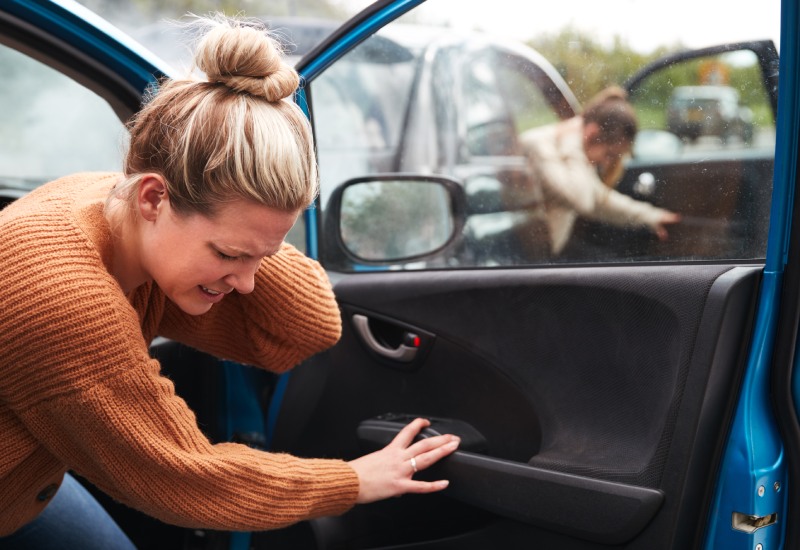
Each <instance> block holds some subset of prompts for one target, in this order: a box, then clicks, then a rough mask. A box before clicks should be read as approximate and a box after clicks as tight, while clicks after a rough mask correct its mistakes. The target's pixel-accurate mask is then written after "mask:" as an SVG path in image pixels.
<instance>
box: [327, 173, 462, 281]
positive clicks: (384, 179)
mask: <svg viewBox="0 0 800 550" xmlns="http://www.w3.org/2000/svg"><path fill="white" fill-rule="evenodd" d="M465 205H466V197H465V193H464V189H463V187H462V186H461V184H459V183H458V182H457V181H455V180H452V179H450V178H446V177H441V176H430V175H416V174H378V175H371V176H366V177H360V178H355V179H351V180H348V181H346V182H344V183H343V184H341V185H340V186H339V187H337V188H336V189H335V190H334V191H333V193H332V195H331V198H330V200H329V201H328V207H327V209H326V213H325V223H324V233H325V234H324V243H325V246H324V248H323V258H324V261H325V264H326V267H327V268H329V269H342V270H346V271H350V270H358V266H363V267H364V268H368V267H370V266H388V265H396V264H402V263H405V262H410V261H420V262H429V261H430V260H432V259H434V258H435V257H437V256H441V255H442V253H444V252H445V251H449V250H450V249H451V248H452V247H453V245H454V244H455V243H456V241H458V240H459V237H460V236H461V234H462V231H463V228H464V222H465V217H466V215H465V210H466V208H465Z"/></svg>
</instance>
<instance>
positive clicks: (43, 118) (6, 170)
mask: <svg viewBox="0 0 800 550" xmlns="http://www.w3.org/2000/svg"><path fill="white" fill-rule="evenodd" d="M0 66H2V67H3V73H4V75H3V76H4V78H3V83H2V85H0V104H2V105H3V108H2V109H0V186H2V187H0V190H2V189H5V190H9V189H11V190H14V189H22V190H31V189H33V188H35V187H37V186H38V185H41V184H42V183H44V182H47V181H49V180H51V179H54V178H57V177H60V176H63V175H66V174H69V173H72V172H78V171H85V170H117V171H118V170H120V169H121V166H122V160H121V159H122V148H123V147H122V146H123V141H124V139H125V137H126V136H127V133H126V132H125V129H124V126H123V124H122V122H120V120H119V118H118V117H117V115H116V114H115V113H114V111H113V110H112V109H111V107H110V106H109V105H108V103H106V101H105V100H103V99H102V98H100V97H99V96H97V95H96V94H95V93H94V92H92V91H90V90H88V89H86V88H84V87H83V86H81V85H79V84H77V83H76V82H74V81H73V80H71V79H70V78H68V77H66V76H64V75H63V74H61V73H60V72H58V71H56V70H54V69H51V68H50V67H47V66H45V65H43V64H42V63H40V62H38V61H36V60H34V59H32V58H30V57H28V56H26V55H23V54H21V53H19V52H17V51H16V50H13V49H11V48H8V47H6V46H2V45H0Z"/></svg>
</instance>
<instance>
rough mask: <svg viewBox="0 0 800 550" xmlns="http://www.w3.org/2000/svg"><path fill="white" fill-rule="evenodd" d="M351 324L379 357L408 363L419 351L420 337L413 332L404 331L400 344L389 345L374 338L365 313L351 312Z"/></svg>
mask: <svg viewBox="0 0 800 550" xmlns="http://www.w3.org/2000/svg"><path fill="white" fill-rule="evenodd" d="M353 325H354V326H355V327H356V331H357V332H358V334H359V336H361V338H362V340H364V343H365V344H366V345H367V346H368V347H369V348H370V349H371V350H372V351H374V352H375V353H377V354H378V355H380V356H381V357H385V358H387V359H391V360H393V361H400V362H402V363H410V362H411V361H413V360H414V358H415V357H416V356H417V351H419V347H420V337H419V336H418V335H416V334H414V333H413V332H410V331H405V332H404V333H403V338H402V342H401V343H400V345H398V346H397V347H389V346H387V345H385V344H382V343H381V342H380V341H378V339H377V338H375V335H374V334H373V333H372V330H370V328H369V318H368V317H367V316H366V315H361V314H360V313H355V314H353Z"/></svg>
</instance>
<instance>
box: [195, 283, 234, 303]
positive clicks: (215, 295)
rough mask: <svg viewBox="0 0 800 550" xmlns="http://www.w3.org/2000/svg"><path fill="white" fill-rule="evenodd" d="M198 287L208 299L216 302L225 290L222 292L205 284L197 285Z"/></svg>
mask: <svg viewBox="0 0 800 550" xmlns="http://www.w3.org/2000/svg"><path fill="white" fill-rule="evenodd" d="M198 286H199V287H200V291H201V292H202V293H203V295H204V296H205V297H206V299H207V300H208V301H210V302H211V303H217V302H219V301H220V300H222V299H223V298H224V297H225V294H227V292H222V291H221V290H214V289H213V288H208V287H207V286H203V285H198Z"/></svg>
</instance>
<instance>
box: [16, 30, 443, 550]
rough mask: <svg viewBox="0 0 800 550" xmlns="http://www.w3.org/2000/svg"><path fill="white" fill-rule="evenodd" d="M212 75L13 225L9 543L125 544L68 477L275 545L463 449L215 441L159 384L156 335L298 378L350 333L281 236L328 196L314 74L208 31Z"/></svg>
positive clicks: (53, 186) (417, 488)
mask: <svg viewBox="0 0 800 550" xmlns="http://www.w3.org/2000/svg"><path fill="white" fill-rule="evenodd" d="M201 22H202V23H203V24H204V25H205V27H206V32H205V34H204V37H203V39H202V40H201V41H200V42H199V44H198V47H197V51H196V58H195V59H196V63H197V66H198V67H199V69H200V70H202V71H203V72H204V73H205V75H206V78H205V79H200V80H198V79H186V80H167V81H165V82H163V83H161V85H160V87H159V90H158V91H157V92H156V93H154V94H153V96H152V97H150V98H149V100H148V101H147V103H146V105H145V106H144V107H143V108H142V110H141V112H140V113H138V114H137V115H136V116H135V117H134V119H133V120H132V121H131V122H130V124H129V129H130V145H129V150H128V152H127V156H126V159H125V163H124V169H123V172H122V173H121V174H117V173H103V174H99V173H82V174H75V175H72V176H68V177H64V178H62V179H59V180H56V181H54V182H51V183H49V184H46V185H44V186H42V187H41V188H39V189H37V190H36V191H34V192H32V193H30V194H29V195H27V196H26V197H24V198H22V199H20V200H18V201H17V202H15V203H14V204H12V205H11V206H9V207H8V208H6V209H5V210H4V211H3V212H2V214H0V235H2V238H3V242H4V247H3V250H2V252H0V258H1V259H0V266H2V267H0V269H2V270H3V279H4V282H5V285H6V290H7V291H8V294H7V296H9V297H10V299H9V300H8V301H7V302H6V305H5V306H4V307H3V308H2V310H1V311H0V356H2V357H3V360H2V364H0V371H1V372H2V376H0V427H1V428H2V433H3V439H2V441H0V548H11V547H14V548H17V547H26V548H55V547H58V548H73V547H74V548H82V549H91V548H130V547H132V545H131V543H130V541H129V539H128V538H127V537H126V535H125V534H124V533H123V532H122V531H121V530H120V529H119V527H117V526H116V524H115V523H114V522H113V520H112V519H111V518H110V516H108V514H106V513H105V511H104V510H103V509H102V508H101V507H100V505H99V504H98V503H97V502H96V501H95V500H94V499H93V498H92V497H91V496H90V495H89V493H87V492H86V491H85V489H83V487H82V486H81V485H80V484H79V483H77V482H76V481H75V480H74V478H73V477H72V476H71V475H70V474H69V473H67V471H68V470H69V471H72V472H75V473H77V474H79V475H80V476H83V477H85V478H86V479H88V480H89V481H91V482H92V483H93V484H94V485H96V486H97V487H98V488H100V489H101V490H103V491H104V492H105V493H107V494H108V495H110V496H111V497H112V498H114V499H116V500H118V501H120V502H122V503H124V504H127V505H129V506H131V507H133V508H136V509H138V510H141V511H143V512H145V513H146V514H149V515H151V516H153V517H156V518H158V519H160V520H162V521H164V522H167V523H171V524H175V525H180V526H186V527H195V528H208V529H219V530H263V529H273V528H279V527H283V526H287V525H289V524H292V523H294V522H297V521H300V520H303V519H308V518H313V517H318V516H324V515H334V514H341V513H343V512H344V511H346V510H348V509H349V508H351V507H352V506H353V505H354V504H356V503H366V502H372V501H375V500H379V499H383V498H388V497H392V496H399V495H401V494H404V493H428V492H432V491H438V490H441V489H443V488H445V487H446V486H447V482H446V481H434V482H424V481H419V480H415V479H412V477H413V475H414V474H415V473H416V472H417V471H418V470H421V469H425V468H427V467H429V466H430V465H431V464H433V463H435V462H436V461H438V460H439V459H441V458H442V457H444V456H446V455H448V454H449V453H452V452H453V451H454V450H455V449H456V447H457V445H458V438H456V437H454V436H449V435H446V436H439V437H434V438H429V439H422V440H420V441H416V442H415V441H414V440H415V437H416V436H417V435H418V433H419V432H420V430H421V429H423V428H424V427H425V426H426V425H427V421H426V420H423V419H418V420H415V421H414V422H412V423H410V424H409V425H408V426H406V428H405V429H404V430H402V431H401V432H400V434H399V435H398V436H397V438H396V439H395V440H394V441H393V442H392V443H390V444H389V445H388V446H387V447H386V448H384V449H382V450H380V451H377V452H376V453H373V454H370V455H366V456H364V457H361V458H359V459H356V460H353V461H350V462H344V461H342V460H332V459H301V458H296V457H293V456H290V455H286V454H275V453H267V452H262V451H258V450H255V449H251V448H249V447H247V446H245V445H240V444H235V443H222V444H216V445H213V444H211V443H210V442H209V441H208V439H207V438H206V437H204V436H203V434H202V433H201V432H200V430H199V428H198V426H197V423H196V420H195V417H194V414H193V413H192V411H190V410H189V409H188V408H187V406H186V404H185V403H184V401H183V400H181V399H180V398H179V397H178V396H176V395H175V392H174V387H173V384H172V383H171V382H170V381H169V380H167V379H166V378H164V377H162V376H161V375H160V374H159V364H158V362H157V361H156V360H154V359H152V358H150V356H149V353H148V345H149V343H150V341H151V340H152V339H153V338H154V337H155V336H157V335H161V336H164V337H167V338H170V339H173V340H176V341H179V342H182V343H185V344H187V345H189V346H192V347H195V348H197V349H200V350H202V351H205V352H207V353H210V354H212V355H215V356H218V357H221V358H226V359H231V360H234V361H238V362H240V363H246V364H251V365H255V366H258V367H261V368H264V369H268V370H270V371H273V372H284V371H286V370H288V369H290V368H292V367H293V366H295V365H296V364H298V363H299V362H301V361H302V360H304V359H305V358H307V357H309V356H310V355H312V354H314V353H317V352H319V351H321V350H323V349H325V348H327V347H329V346H331V345H333V344H334V343H335V342H336V341H337V339H338V338H339V335H340V331H341V326H340V323H341V320H340V315H339V310H338V307H337V304H336V301H335V299H334V296H333V293H332V290H331V286H330V283H329V281H328V279H327V277H326V275H325V272H324V271H323V269H322V268H321V267H320V265H319V264H318V263H316V262H315V261H313V260H311V259H309V258H307V257H306V256H304V255H303V254H301V253H300V252H298V251H297V250H296V249H294V248H293V247H292V246H290V245H288V244H286V243H284V238H285V236H286V234H287V232H288V231H289V229H290V228H291V227H292V225H293V224H294V223H295V220H296V219H297V217H298V215H299V214H300V213H301V212H302V211H303V210H304V209H305V208H306V207H307V206H308V205H309V204H310V203H311V202H312V200H313V199H314V198H315V196H316V193H317V185H318V183H317V174H316V160H315V156H314V148H313V143H312V138H311V131H310V128H309V124H308V121H307V120H306V118H305V116H304V115H303V113H302V111H300V109H299V108H298V107H297V106H296V105H295V104H294V103H293V102H292V101H291V96H292V94H293V92H294V91H295V89H296V88H297V86H298V76H297V73H296V72H295V71H294V70H293V69H292V68H291V67H290V66H289V65H287V64H286V63H285V62H284V61H283V59H282V57H281V53H280V49H279V47H278V44H277V43H276V42H275V41H273V40H272V39H271V38H270V37H269V36H268V35H267V34H265V33H264V31H263V30H262V29H259V28H256V27H254V26H252V25H250V24H246V23H244V22H243V21H240V20H234V19H226V18H224V17H215V18H204V19H202V20H201Z"/></svg>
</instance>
